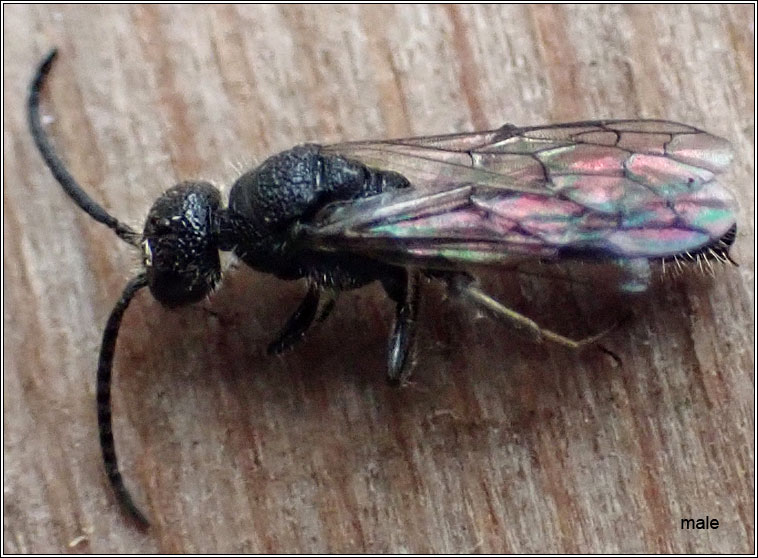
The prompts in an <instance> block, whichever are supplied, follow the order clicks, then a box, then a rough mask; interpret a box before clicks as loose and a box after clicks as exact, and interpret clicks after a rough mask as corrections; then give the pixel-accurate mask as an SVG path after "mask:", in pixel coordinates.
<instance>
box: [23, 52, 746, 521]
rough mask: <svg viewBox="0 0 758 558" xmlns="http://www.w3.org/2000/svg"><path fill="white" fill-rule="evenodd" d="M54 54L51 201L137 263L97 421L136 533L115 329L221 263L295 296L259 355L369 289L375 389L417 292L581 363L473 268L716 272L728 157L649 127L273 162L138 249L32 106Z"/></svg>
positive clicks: (696, 136) (183, 207) (394, 145)
mask: <svg viewBox="0 0 758 558" xmlns="http://www.w3.org/2000/svg"><path fill="white" fill-rule="evenodd" d="M55 56H56V51H55V50H53V51H51V52H50V53H49V54H48V55H47V56H46V57H45V58H44V60H43V61H42V62H41V64H40V65H39V67H38V69H37V72H36V74H35V76H34V78H33V80H32V83H31V86H30V90H29V99H28V117H29V125H30V128H31V132H32V135H33V137H34V141H35V142H36V145H37V147H38V149H39V151H40V153H41V154H42V157H43V158H44V159H45V162H46V163H47V166H48V167H49V168H50V170H51V171H52V173H53V175H54V176H55V178H56V179H57V180H58V182H59V183H60V184H61V186H62V187H63V189H64V190H65V192H66V193H67V194H68V195H69V196H70V197H71V198H72V199H73V200H74V201H75V202H76V203H77V205H79V207H81V208H82V209H83V210H84V211H86V212H87V213H88V214H89V215H90V216H91V217H92V218H94V219H95V220H96V221H99V222H100V223H103V224H104V225H106V226H108V227H110V228H111V229H113V231H114V232H115V233H116V234H117V235H118V236H119V238H121V239H122V240H124V241H125V242H127V243H129V244H131V245H132V246H135V247H136V248H138V249H139V250H140V251H141V253H142V263H143V270H142V271H141V272H140V273H139V274H137V275H136V276H135V277H134V278H132V279H131V280H130V281H129V282H128V283H127V285H126V287H125V289H124V291H123V293H122V294H121V298H120V299H119V300H118V302H117V303H116V305H115V307H114V308H113V310H112V312H111V314H110V317H109V318H108V322H107V324H106V326H105V331H104V333H103V339H102V345H101V348H100V358H99V362H98V368H97V416H98V425H99V432H100V445H101V448H102V454H103V461H104V463H105V470H106V473H107V475H108V479H109V481H110V483H111V485H112V487H113V490H114V491H115V493H116V496H117V498H118V501H119V502H120V504H121V505H122V506H123V508H124V509H125V510H126V511H127V512H128V513H129V514H130V516H132V517H133V518H134V519H135V520H136V521H137V522H138V523H139V524H141V525H142V526H147V525H148V521H147V518H146V517H145V516H144V515H143V514H142V512H141V511H140V510H139V509H138V508H137V506H136V505H135V504H134V502H133V500H132V498H131V496H130V494H129V492H128V491H127V489H126V487H125V486H124V483H123V479H122V477H121V474H120V473H119V470H118V465H117V460H116V451H115V444H114V439H113V433H112V430H111V397H110V389H111V370H112V364H113V355H114V350H115V346H116V337H117V335H118V330H119V326H120V324H121V319H122V317H123V315H124V312H125V311H126V308H127V306H128V305H129V302H130V301H131V299H132V298H133V297H134V296H135V294H136V293H137V292H138V291H139V290H140V289H142V288H143V287H148V288H149V289H150V292H151V293H152V295H153V297H155V298H156V299H157V300H158V301H159V302H160V303H162V304H163V305H165V306H167V307H169V308H175V307H178V306H183V305H186V304H191V303H194V302H198V301H201V300H203V299H204V298H205V297H206V296H208V295H209V294H210V293H211V292H212V291H213V290H214V289H215V288H216V286H217V285H218V283H219V281H220V279H221V265H220V259H219V251H231V252H233V253H234V254H235V255H236V256H237V257H238V258H239V259H241V260H242V261H243V262H245V263H246V264H247V265H249V266H250V267H252V268H253V269H256V270H259V271H263V272H266V273H271V274H273V275H275V276H276V277H279V278H280V279H286V280H294V279H305V280H306V282H307V285H308V292H307V294H306V295H305V298H304V299H303V301H302V302H301V303H300V306H299V307H298V308H297V310H296V311H295V313H294V314H293V315H292V317H291V318H290V319H289V320H288V321H287V323H286V324H285V325H284V327H283V328H282V330H281V332H280V333H279V334H278V336H277V337H276V339H275V340H274V341H273V342H272V343H271V344H270V345H269V347H268V351H269V353H272V354H276V353H280V352H282V351H283V350H285V349H287V348H289V347H291V346H292V345H293V344H295V343H296V342H297V341H299V340H300V339H302V337H303V335H304V333H305V332H306V330H307V329H308V328H309V327H310V326H311V324H312V323H313V322H314V320H316V319H319V320H320V319H322V318H324V317H326V315H327V314H328V313H329V311H330V310H331V308H332V307H333V305H334V302H335V299H336V297H337V294H338V293H339V292H340V291H345V290H350V289H355V288H358V287H362V286H364V285H366V284H368V283H371V282H373V281H380V282H381V284H382V286H383V287H384V289H385V291H386V292H387V294H388V295H389V297H390V298H391V299H392V300H393V301H394V302H395V304H396V311H395V320H394V325H393V328H392V332H391V335H390V340H389V352H388V357H387V365H388V373H387V374H388V375H387V377H388V379H389V381H390V382H391V383H393V384H397V383H399V382H400V381H401V380H402V379H403V378H405V377H406V376H407V375H408V372H409V368H410V364H411V358H410V357H409V355H410V353H411V352H412V349H413V341H414V336H415V335H414V334H415V329H416V317H417V311H418V305H419V296H420V292H419V291H420V279H421V278H422V277H427V278H432V279H436V280H440V281H442V282H444V283H446V285H447V286H448V289H449V291H450V293H451V294H453V295H455V296H457V297H460V298H462V299H464V300H467V301H468V302H470V303H471V304H473V305H474V306H476V307H478V308H480V309H482V310H485V311H487V312H488V313H489V314H491V315H493V316H495V317H497V318H499V319H502V320H504V321H505V322H508V323H510V324H512V325H515V326H516V327H518V328H520V329H522V330H523V331H525V332H526V333H528V334H530V335H531V336H532V337H533V338H534V339H535V340H538V341H539V340H548V341H552V342H555V343H558V344H561V345H564V346H566V347H570V348H578V347H580V346H583V345H587V344H591V343H593V342H595V341H596V340H597V339H598V338H599V337H600V335H602V334H600V335H596V336H593V337H590V338H587V339H582V340H579V341H574V340H572V339H568V338H566V337H563V336H562V335H559V334H557V333H555V332H552V331H550V330H546V329H543V328H540V327H539V325H538V324H536V323H535V322H534V321H532V320H530V319H529V318H527V317H526V316H523V315H521V314H519V313H517V312H515V311H513V310H511V309H509V308H507V307H505V306H503V305H502V304H500V303H499V302H497V301H496V300H494V299H493V298H492V297H490V296H489V295H487V294H486V293H485V292H483V291H482V290H481V289H480V288H479V287H478V286H477V283H476V280H475V279H474V278H473V276H472V275H470V274H469V273H468V272H467V271H466V270H467V269H470V268H471V267H472V266H474V265H495V266H501V267H504V266H506V265H508V266H513V265H514V264H515V265H518V264H519V263H520V262H530V261H531V262H533V261H540V262H552V261H565V260H581V261H585V262H605V263H611V264H615V265H618V266H620V267H621V268H622V269H623V270H624V271H625V277H626V279H625V280H624V282H623V283H622V284H620V287H621V288H622V289H625V290H629V291H641V290H644V289H645V288H646V286H647V284H648V281H649V279H650V269H651V266H650V263H651V262H656V261H658V262H660V263H661V264H662V265H664V266H665V265H666V264H667V263H671V264H672V265H673V266H675V267H677V268H681V266H682V265H683V264H685V263H687V262H696V263H697V264H698V265H699V266H700V267H701V268H702V267H703V264H706V265H707V266H708V267H709V268H710V267H711V266H712V262H718V261H721V262H723V261H727V260H729V259H730V258H729V254H728V249H729V247H730V246H731V244H732V243H733V241H734V238H735V231H736V224H735V207H734V199H733V197H732V196H731V194H729V192H728V191H727V190H725V189H724V188H723V187H721V185H720V184H719V183H718V182H717V181H716V180H715V179H714V176H715V175H716V174H717V173H719V172H720V171H722V170H724V169H725V168H726V167H727V166H728V164H729V161H730V158H731V150H730V147H729V144H728V143H727V142H726V141H725V140H723V139H721V138H718V137H715V136H712V135H710V134H708V133H706V132H703V131H701V130H698V129H697V128H693V127H691V126H687V125H685V124H679V123H675V122H668V121H662V120H604V121H593V122H576V123H569V124H558V125H552V126H534V127H525V128H517V127H515V126H513V125H505V126H503V127H501V128H498V129H496V130H490V131H485V132H476V133H467V134H456V135H446V136H434V137H422V138H409V139H403V140H393V141H369V142H356V143H344V144H339V145H330V146H321V145H301V146H298V147H295V148H293V149H290V150H288V151H284V152H282V153H279V154H278V155H274V156H273V157H271V158H269V159H267V160H266V161H264V162H263V164H262V165H260V166H259V167H258V168H256V169H253V170H250V171H248V172H246V173H245V174H243V175H242V176H240V177H239V178H238V179H237V181H236V182H235V183H234V184H233V186H232V188H231V191H230V194H229V202H228V204H227V206H226V207H224V205H223V203H222V200H221V195H220V193H219V191H218V190H217V189H216V188H215V187H214V186H212V185H211V184H209V183H207V182H192V181H190V182H181V183H179V184H177V185H176V186H174V187H172V188H170V189H169V190H167V191H166V192H165V193H164V194H163V195H161V196H160V197H159V198H158V199H157V200H156V201H155V203H154V204H153V206H152V208H151V209H150V211H149V213H148V215H147V220H146V221H145V227H144V230H143V231H142V234H140V233H138V232H136V231H134V230H132V229H131V228H130V227H128V226H127V225H125V224H123V223H121V222H119V221H118V220H117V219H115V218H114V217H112V216H111V215H110V214H109V213H108V212H107V211H106V210H105V209H103V208H102V207H101V206H100V205H98V204H97V203H96V202H95V201H94V200H92V198H90V197H89V196H88V195H87V194H86V193H85V192H84V190H82V188H81V187H80V186H79V184H78V183H77V182H76V180H75V179H74V178H73V176H71V174H70V173H69V172H68V170H67V169H66V167H65V165H64V164H63V162H62V161H61V159H60V158H59V157H58V156H57V155H56V153H55V151H54V150H53V147H52V145H51V143H50V141H49V139H48V138H47V135H46V133H45V130H44V129H43V127H42V124H41V120H40V114H39V98H40V90H41V89H42V86H43V83H44V80H45V77H46V76H47V74H48V73H49V71H50V69H51V67H52V64H53V60H54V59H55Z"/></svg>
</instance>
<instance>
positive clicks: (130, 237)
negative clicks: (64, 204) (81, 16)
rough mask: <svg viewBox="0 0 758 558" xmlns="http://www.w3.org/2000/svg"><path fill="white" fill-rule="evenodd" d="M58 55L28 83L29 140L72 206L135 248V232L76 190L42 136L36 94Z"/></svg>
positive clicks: (51, 54)
mask: <svg viewBox="0 0 758 558" xmlns="http://www.w3.org/2000/svg"><path fill="white" fill-rule="evenodd" d="M57 54H58V49H57V48H54V49H52V50H51V51H50V52H49V53H48V54H47V56H45V58H44V59H43V60H42V62H41V63H40V65H39V67H38V68H37V72H36V73H35V74H34V78H33V79H32V83H31V85H30V87H29V98H28V101H27V117H28V119H29V127H30V128H31V130H32V137H33V138H34V143H35V144H37V149H39V152H40V154H41V155H42V158H43V159H44V160H45V163H46V164H47V166H48V168H49V169H50V172H52V173H53V176H54V177H55V179H56V180H57V181H58V183H60V185H61V186H62V187H63V190H64V191H65V192H66V193H67V194H68V195H69V197H70V198H71V199H72V200H74V201H75V202H76V205H78V206H79V207H81V208H82V209H83V210H84V211H85V212H87V214H88V215H89V216H90V217H92V218H93V219H94V220H95V221H99V222H100V223H102V224H104V225H105V226H107V227H109V228H111V229H113V231H114V232H115V233H116V234H117V235H118V236H119V238H121V240H123V241H125V242H127V243H129V244H131V245H132V246H136V247H139V240H140V235H139V233H137V232H135V231H134V230H133V229H132V228H131V227H129V226H128V225H125V224H123V223H121V222H120V221H119V220H118V219H116V218H115V217H113V216H112V215H111V214H110V213H108V212H107V211H106V210H105V209H103V208H102V207H101V206H100V205H99V204H98V203H97V202H96V201H95V200H93V199H92V198H91V197H89V195H88V194H87V193H86V192H85V191H84V190H83V189H82V187H81V186H79V183H78V182H77V181H76V179H75V178H74V177H73V176H71V173H70V172H68V169H67V168H66V165H65V163H64V162H63V161H62V160H61V158H60V157H58V154H57V153H56V152H55V149H53V145H52V144H51V143H50V139H49V138H48V137H47V134H46V133H45V129H44V128H43V126H42V120H41V118H40V113H39V98H40V91H41V90H42V87H43V86H44V84H45V78H46V77H47V74H48V73H49V72H50V69H51V68H52V66H53V61H54V60H55V57H56V55H57Z"/></svg>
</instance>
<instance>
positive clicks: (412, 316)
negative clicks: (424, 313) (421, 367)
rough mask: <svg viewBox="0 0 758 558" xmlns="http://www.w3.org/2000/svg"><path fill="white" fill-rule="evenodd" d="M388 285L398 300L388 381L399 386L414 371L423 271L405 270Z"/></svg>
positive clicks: (392, 294)
mask: <svg viewBox="0 0 758 558" xmlns="http://www.w3.org/2000/svg"><path fill="white" fill-rule="evenodd" d="M384 288H385V290H387V293H388V294H389V295H390V297H391V298H392V299H393V300H395V302H397V307H396V309H395V322H394V324H393V325H392V333H391V334H390V342H389V351H388V353H387V382H388V383H389V384H390V385H395V386H396V385H399V384H400V383H401V382H402V381H403V380H406V379H407V378H408V376H409V375H410V369H411V365H412V355H411V353H412V351H413V346H414V342H415V340H416V320H417V317H418V307H419V298H420V294H421V289H420V275H419V273H418V272H417V271H405V270H403V272H402V275H401V276H400V277H399V278H397V279H396V280H394V281H392V282H389V283H388V282H385V283H384Z"/></svg>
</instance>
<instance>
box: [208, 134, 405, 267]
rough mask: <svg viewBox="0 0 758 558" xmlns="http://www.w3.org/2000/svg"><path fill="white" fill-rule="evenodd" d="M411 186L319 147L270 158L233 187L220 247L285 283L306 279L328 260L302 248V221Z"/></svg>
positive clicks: (392, 174) (395, 176) (400, 178)
mask: <svg viewBox="0 0 758 558" xmlns="http://www.w3.org/2000/svg"><path fill="white" fill-rule="evenodd" d="M408 186H409V183H408V181H407V180H406V179H405V178H404V177H403V176H401V175H400V174H398V173H395V172H391V171H380V170H376V169H371V168H369V167H367V166H365V165H364V164H362V163H359V162H356V161H352V160H349V159H346V158H344V157H340V156H336V155H323V154H322V153H321V147H320V146H318V145H313V144H308V145H301V146H297V147H294V148H292V149H289V150H287V151H283V152H281V153H279V154H277V155H274V156H272V157H270V158H269V159H267V160H266V161H264V162H263V164H261V165H260V166H259V167H258V168H256V169H254V170H251V171H249V172H247V173H245V174H243V175H242V176H241V177H240V178H239V179H237V181H236V182H235V183H234V184H233V185H232V189H231V192H230V193H229V207H228V210H227V212H226V215H225V218H224V220H223V221H224V222H223V223H222V226H221V236H222V242H221V248H222V249H226V250H230V249H231V250H234V252H235V254H236V255H237V256H238V257H239V258H240V259H242V260H243V261H244V262H245V263H246V264H248V265H249V266H251V267H253V268H255V269H258V270H260V271H264V272H268V273H274V274H275V275H277V276H279V277H282V278H286V279H294V278H297V277H302V276H303V275H305V274H307V273H308V272H309V270H310V268H311V267H312V265H311V264H310V261H313V260H319V259H320V260H323V259H324V256H323V255H316V254H313V255H312V256H313V257H312V258H311V257H309V256H310V255H311V254H309V253H308V252H307V251H305V252H304V251H301V250H300V249H299V248H298V246H297V239H296V238H295V230H296V228H297V227H296V225H297V224H298V223H307V222H309V221H310V220H311V219H312V218H313V217H314V216H315V215H316V213H318V211H319V210H321V209H322V208H324V207H325V206H326V205H328V204H329V203H332V202H335V201H345V200H352V199H356V198H362V197H368V196H372V195H376V194H380V193H382V192H383V191H386V190H388V189H397V188H406V187H408ZM342 259H344V257H343V258H342Z"/></svg>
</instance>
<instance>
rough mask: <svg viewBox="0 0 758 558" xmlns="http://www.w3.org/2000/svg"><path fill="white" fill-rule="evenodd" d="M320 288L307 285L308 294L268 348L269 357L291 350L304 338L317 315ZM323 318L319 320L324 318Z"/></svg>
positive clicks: (314, 284) (312, 284)
mask: <svg viewBox="0 0 758 558" xmlns="http://www.w3.org/2000/svg"><path fill="white" fill-rule="evenodd" d="M321 292H322V291H321V288H319V286H318V285H316V283H313V282H312V283H310V284H309V285H308V293H307V294H306V295H305V298H303V301H302V302H301V303H300V306H298V307H297V310H295V313H294V314H292V316H291V317H290V319H289V320H287V323H285V324H284V327H283V328H282V329H281V331H280V332H279V334H278V335H277V336H276V339H275V340H274V341H273V342H271V343H270V344H269V346H268V349H267V352H268V354H270V355H278V354H280V353H283V352H284V351H286V350H287V349H289V348H291V347H292V346H293V345H295V344H296V343H297V342H298V341H300V340H301V339H302V338H303V337H304V336H305V332H306V331H307V330H308V328H309V327H310V326H311V324H312V323H313V320H315V319H316V314H318V309H319V302H320V300H321ZM325 317H326V316H323V317H322V318H321V319H323V318H325Z"/></svg>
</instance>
